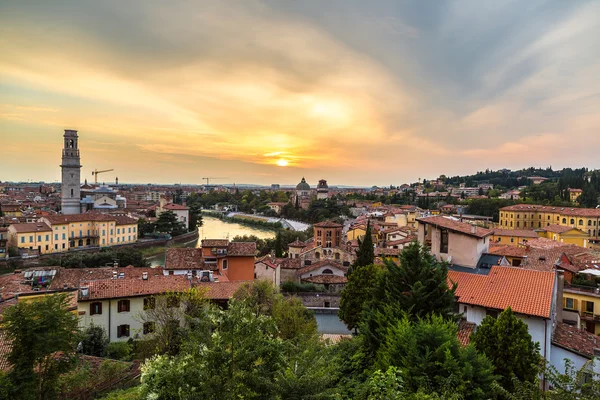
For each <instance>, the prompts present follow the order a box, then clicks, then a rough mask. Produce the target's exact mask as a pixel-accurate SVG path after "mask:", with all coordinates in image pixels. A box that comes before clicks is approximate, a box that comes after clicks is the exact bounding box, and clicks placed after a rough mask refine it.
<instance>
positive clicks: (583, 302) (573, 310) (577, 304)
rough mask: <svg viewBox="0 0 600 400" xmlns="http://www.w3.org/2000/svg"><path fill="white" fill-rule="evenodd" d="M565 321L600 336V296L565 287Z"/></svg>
mask: <svg viewBox="0 0 600 400" xmlns="http://www.w3.org/2000/svg"><path fill="white" fill-rule="evenodd" d="M563 321H568V322H570V323H575V324H576V325H579V326H578V327H580V328H582V329H585V330H586V331H588V332H590V333H593V334H596V335H600V294H596V293H592V292H586V291H584V290H579V289H574V288H567V287H565V289H564V292H563Z"/></svg>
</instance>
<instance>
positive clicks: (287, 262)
mask: <svg viewBox="0 0 600 400" xmlns="http://www.w3.org/2000/svg"><path fill="white" fill-rule="evenodd" d="M273 262H274V263H275V264H277V265H279V266H280V267H281V268H283V269H300V268H302V262H301V260H300V259H299V258H276V259H275V260H273Z"/></svg>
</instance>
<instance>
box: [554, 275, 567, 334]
mask: <svg viewBox="0 0 600 400" xmlns="http://www.w3.org/2000/svg"><path fill="white" fill-rule="evenodd" d="M556 278H557V285H556V298H555V300H556V321H558V322H562V321H563V316H562V312H563V304H562V302H563V291H564V288H565V271H563V270H556Z"/></svg>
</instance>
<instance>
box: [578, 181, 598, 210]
mask: <svg viewBox="0 0 600 400" xmlns="http://www.w3.org/2000/svg"><path fill="white" fill-rule="evenodd" d="M577 202H578V203H579V205H581V206H582V207H588V208H596V206H598V190H597V189H596V188H595V187H594V186H592V185H591V184H590V185H585V186H584V188H583V193H582V194H581V196H579V198H578V199H577Z"/></svg>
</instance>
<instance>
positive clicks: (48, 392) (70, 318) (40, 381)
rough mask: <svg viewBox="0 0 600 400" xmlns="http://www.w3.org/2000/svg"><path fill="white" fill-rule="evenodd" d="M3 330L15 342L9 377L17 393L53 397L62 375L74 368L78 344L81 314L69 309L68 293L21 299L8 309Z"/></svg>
mask: <svg viewBox="0 0 600 400" xmlns="http://www.w3.org/2000/svg"><path fill="white" fill-rule="evenodd" d="M2 329H3V331H4V335H5V337H6V340H8V341H10V342H11V344H12V347H11V349H10V352H9V353H8V356H7V359H8V361H9V363H10V364H11V365H12V369H11V371H10V372H9V373H8V376H7V378H8V380H9V382H10V386H11V387H12V388H13V389H14V391H15V394H14V396H15V397H22V398H40V399H41V398H50V397H52V396H53V395H54V393H55V392H56V390H57V382H58V376H59V375H60V374H61V373H63V372H66V371H68V370H69V369H70V368H71V364H72V363H71V361H72V356H73V354H74V351H75V347H76V344H77V317H76V316H75V314H73V313H72V312H71V311H69V299H68V296H67V295H66V294H55V295H47V296H43V297H41V298H38V299H35V300H33V301H20V302H18V303H17V304H16V305H15V306H13V307H10V308H8V309H7V310H6V311H5V312H4V318H3V320H2ZM57 353H58V354H57ZM17 393H18V396H17V395H16V394H17Z"/></svg>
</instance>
